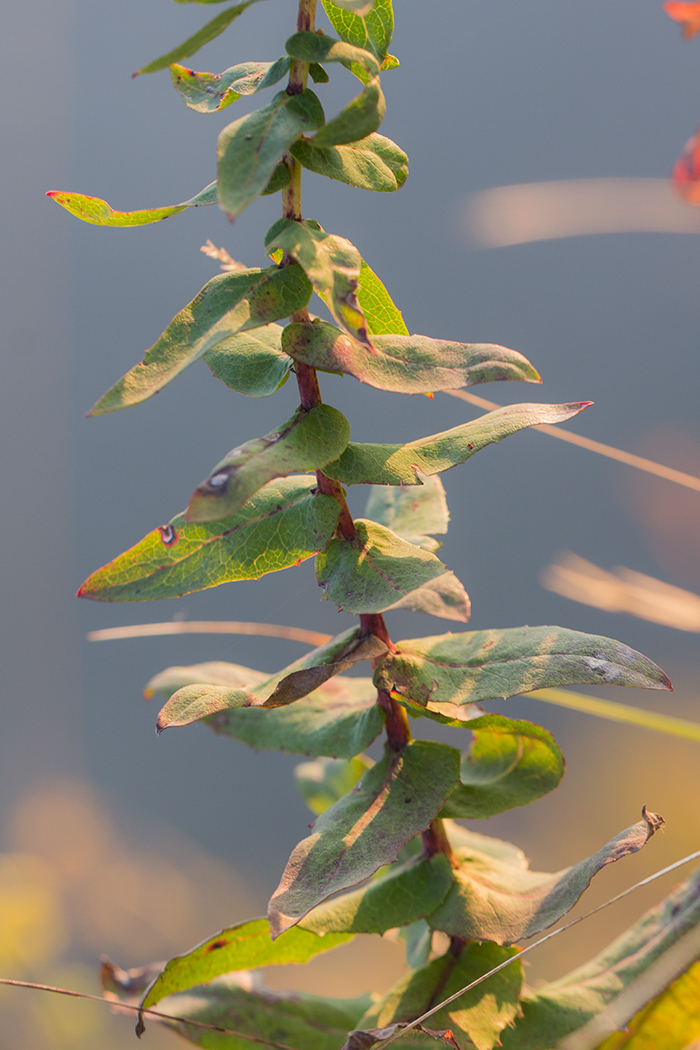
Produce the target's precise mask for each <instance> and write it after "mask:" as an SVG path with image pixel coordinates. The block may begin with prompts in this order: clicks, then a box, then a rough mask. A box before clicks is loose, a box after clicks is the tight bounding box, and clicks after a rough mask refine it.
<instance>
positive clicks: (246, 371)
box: [203, 324, 292, 397]
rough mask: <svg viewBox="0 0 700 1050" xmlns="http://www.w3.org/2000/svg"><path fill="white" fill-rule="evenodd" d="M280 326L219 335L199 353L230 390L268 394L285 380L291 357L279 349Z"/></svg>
mask: <svg viewBox="0 0 700 1050" xmlns="http://www.w3.org/2000/svg"><path fill="white" fill-rule="evenodd" d="M282 331H283V329H282V326H281V325H279V324H267V325H262V326H261V327H260V328H253V329H252V331H250V332H240V333H239V334H238V335H232V336H231V337H230V338H229V339H222V341H221V342H220V343H217V344H216V346H215V347H213V348H212V349H211V350H207V352H206V354H204V355H203V360H204V361H205V362H206V364H207V365H209V368H210V369H211V370H212V373H213V374H214V375H215V376H216V378H217V379H220V380H221V382H222V383H225V384H226V386H227V387H230V389H231V390H235V391H237V393H239V394H246V395H247V396H248V397H268V396H269V395H270V394H274V393H275V391H276V390H279V388H280V387H281V386H282V384H283V383H286V382H287V377H288V375H289V370H290V368H291V366H292V361H291V359H290V357H289V355H288V354H285V353H283V351H282V350H281V349H280V337H281V335H282Z"/></svg>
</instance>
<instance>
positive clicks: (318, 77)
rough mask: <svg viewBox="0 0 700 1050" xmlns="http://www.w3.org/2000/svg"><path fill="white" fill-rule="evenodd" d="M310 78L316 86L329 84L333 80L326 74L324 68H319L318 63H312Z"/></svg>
mask: <svg viewBox="0 0 700 1050" xmlns="http://www.w3.org/2000/svg"><path fill="white" fill-rule="evenodd" d="M309 76H310V77H311V79H312V80H313V82H314V84H327V83H328V81H329V80H330V79H331V78H330V77H329V76H328V74H327V73H326V71H325V69H324V68H323V66H319V64H318V62H312V63H311V64H310V66H309Z"/></svg>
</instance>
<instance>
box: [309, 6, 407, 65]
mask: <svg viewBox="0 0 700 1050" xmlns="http://www.w3.org/2000/svg"><path fill="white" fill-rule="evenodd" d="M322 2H323V9H324V11H325V12H326V15H327V16H328V21H329V22H330V23H331V25H332V26H333V28H334V29H335V31H336V33H337V34H338V36H339V37H340V39H341V40H345V41H346V42H347V43H348V44H352V45H353V46H354V47H361V48H362V49H363V50H365V51H371V52H372V54H373V55H375V56H376V58H377V60H378V61H379V62H382V63H384V62H385V60H386V59H387V57H390V56H389V44H390V43H391V38H392V35H393V33H394V12H393V8H392V0H375V2H374V6H373V7H372V10H371V11H369V12H368V13H367V14H366V15H365V17H364V18H362V17H360V16H359V15H358V14H356V13H354V12H352V11H348V10H345V9H344V8H343V7H341V6H339V5H338V4H335V3H333V2H332V0H322ZM388 68H391V65H390V66H389V67H388ZM352 72H353V73H354V74H355V76H356V77H358V78H359V79H360V80H362V81H366V80H367V79H369V78H368V76H367V73H366V71H365V69H364V67H363V66H360V65H358V66H354V67H353V69H352Z"/></svg>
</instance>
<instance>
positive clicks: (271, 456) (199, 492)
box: [187, 405, 350, 521]
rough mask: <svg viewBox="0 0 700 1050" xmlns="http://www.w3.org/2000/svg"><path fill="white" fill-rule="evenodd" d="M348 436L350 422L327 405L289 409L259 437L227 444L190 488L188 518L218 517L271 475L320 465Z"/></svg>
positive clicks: (231, 511)
mask: <svg viewBox="0 0 700 1050" xmlns="http://www.w3.org/2000/svg"><path fill="white" fill-rule="evenodd" d="M349 439H350V424H349V423H348V421H347V419H346V418H345V416H344V415H342V413H341V412H338V410H337V409H336V408H331V406H330V405H318V406H317V407H316V408H312V409H311V410H310V411H308V412H307V411H306V410H305V409H303V408H298V409H297V410H296V412H295V413H294V415H293V416H292V417H291V418H290V419H288V420H287V422H286V423H283V424H282V425H281V426H279V427H276V428H275V430H273V431H272V432H271V433H269V434H266V435H265V437H262V438H253V440H252V441H247V442H246V443H245V444H244V445H239V446H238V447H237V448H234V449H232V450H231V451H230V452H229V453H228V455H227V456H225V457H224V459H222V460H221V462H220V463H218V464H217V465H216V467H214V469H213V471H212V472H211V474H210V475H209V477H208V478H207V480H206V481H203V482H202V484H201V485H199V486H198V487H197V488H196V489H195V492H194V495H193V496H192V498H191V499H190V503H189V506H188V508H187V520H188V521H218V520H219V519H220V518H225V517H228V515H229V514H234V513H235V512H236V511H237V510H240V508H241V507H242V506H243V505H244V504H245V503H246V502H247V501H248V500H249V499H250V497H251V496H252V495H253V493H254V492H257V491H258V489H261V488H262V486H263V485H266V484H267V482H268V481H272V480H274V478H284V477H288V476H289V475H290V474H300V473H305V472H307V471H311V470H318V469H320V468H321V467H324V466H325V465H326V463H329V462H330V460H332V459H335V458H336V457H337V456H338V455H340V453H341V452H342V451H343V449H344V448H345V446H346V445H347V443H348V441H349Z"/></svg>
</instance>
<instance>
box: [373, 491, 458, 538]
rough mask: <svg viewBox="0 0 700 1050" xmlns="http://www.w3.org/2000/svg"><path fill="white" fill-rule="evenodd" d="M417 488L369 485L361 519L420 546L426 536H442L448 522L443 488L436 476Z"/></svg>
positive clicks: (448, 514)
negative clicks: (370, 486)
mask: <svg viewBox="0 0 700 1050" xmlns="http://www.w3.org/2000/svg"><path fill="white" fill-rule="evenodd" d="M421 480H422V482H423V483H422V485H421V486H420V487H412V488H410V489H408V488H404V487H403V486H400V485H373V486H372V488H371V490H370V494H369V498H368V500H367V504H366V506H365V517H366V518H371V520H372V521H376V522H377V524H378V525H385V526H386V527H387V529H391V530H392V532H395V533H396V535H397V536H401V538H402V539H404V540H408V542H409V543H415V544H417V545H418V546H422V545H423V543H422V541H425V540H426V537H428V536H434V535H435V534H436V533H437V534H438V535H444V534H445V533H446V532H447V525H448V522H449V520H450V512H449V511H448V509H447V497H446V495H445V487H444V485H443V484H442V482H441V481H440V477H439V475H437V474H434V475H433V476H432V477H427V476H426V477H423V478H422V479H421Z"/></svg>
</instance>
